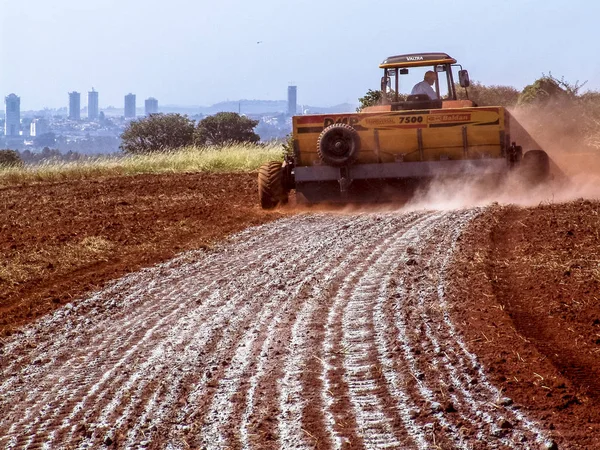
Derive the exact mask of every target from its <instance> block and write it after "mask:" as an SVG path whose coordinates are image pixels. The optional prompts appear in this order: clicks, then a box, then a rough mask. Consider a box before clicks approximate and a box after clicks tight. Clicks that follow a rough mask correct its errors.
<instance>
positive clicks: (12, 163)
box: [0, 149, 23, 168]
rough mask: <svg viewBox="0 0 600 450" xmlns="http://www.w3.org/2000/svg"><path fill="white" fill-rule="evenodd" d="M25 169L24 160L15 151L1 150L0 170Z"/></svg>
mask: <svg viewBox="0 0 600 450" xmlns="http://www.w3.org/2000/svg"><path fill="white" fill-rule="evenodd" d="M6 167H23V160H22V159H21V157H20V156H19V152H17V151H15V150H9V149H4V150H0V168H6Z"/></svg>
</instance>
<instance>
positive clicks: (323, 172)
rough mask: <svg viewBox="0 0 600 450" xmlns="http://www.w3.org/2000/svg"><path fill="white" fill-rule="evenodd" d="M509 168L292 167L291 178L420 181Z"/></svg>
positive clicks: (483, 164)
mask: <svg viewBox="0 0 600 450" xmlns="http://www.w3.org/2000/svg"><path fill="white" fill-rule="evenodd" d="M508 168H509V167H508V163H507V160H506V159H504V158H501V159H500V158H493V159H492V158H491V159H471V160H457V161H451V160H449V161H422V162H421V161H417V162H393V163H375V164H355V165H352V166H348V167H332V166H302V167H295V168H294V178H295V181H296V182H297V183H305V182H311V181H340V180H342V179H344V180H368V179H386V178H388V179H389V178H421V177H435V176H453V175H468V174H482V173H484V174H485V173H490V174H493V173H502V172H505V171H506V170H508Z"/></svg>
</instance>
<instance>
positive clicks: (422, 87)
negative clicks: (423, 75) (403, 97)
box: [410, 80, 438, 100]
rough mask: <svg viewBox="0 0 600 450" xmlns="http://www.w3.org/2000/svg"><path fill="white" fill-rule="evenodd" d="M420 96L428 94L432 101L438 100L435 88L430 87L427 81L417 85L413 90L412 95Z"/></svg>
mask: <svg viewBox="0 0 600 450" xmlns="http://www.w3.org/2000/svg"><path fill="white" fill-rule="evenodd" d="M418 94H426V95H427V96H428V97H429V98H430V99H431V100H437V98H438V96H437V94H436V93H435V91H434V90H433V88H432V87H431V86H430V85H429V83H428V82H427V81H425V80H423V81H421V82H420V83H417V84H415V87H413V88H412V91H411V92H410V95H418Z"/></svg>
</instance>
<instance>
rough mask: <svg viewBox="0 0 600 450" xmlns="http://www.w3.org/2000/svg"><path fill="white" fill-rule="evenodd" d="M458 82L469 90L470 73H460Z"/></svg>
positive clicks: (461, 71) (460, 71)
mask: <svg viewBox="0 0 600 450" xmlns="http://www.w3.org/2000/svg"><path fill="white" fill-rule="evenodd" d="M458 82H459V84H460V86H461V87H464V88H468V87H469V86H471V81H470V80H469V72H468V71H466V70H459V71H458Z"/></svg>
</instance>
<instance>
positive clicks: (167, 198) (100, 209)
mask: <svg viewBox="0 0 600 450" xmlns="http://www.w3.org/2000/svg"><path fill="white" fill-rule="evenodd" d="M257 195H258V194H257V189H256V175H255V174H210V173H194V174H177V175H172V174H168V175H138V176H130V177H124V176H121V177H110V178H97V179H91V180H71V181H65V182H57V183H47V182H46V183H39V184H30V185H25V186H15V187H5V188H2V189H0V337H2V336H6V335H9V334H10V333H11V332H12V331H13V330H15V329H18V327H19V326H21V325H22V324H24V323H27V322H30V321H32V320H34V319H35V318H37V317H40V316H43V315H44V314H47V313H48V312H50V311H52V310H54V309H56V308H57V307H60V306H61V304H65V303H68V302H70V301H71V300H72V299H74V298H77V297H79V296H80V295H81V294H82V293H84V292H90V291H94V290H97V289H98V288H99V287H101V286H102V285H103V284H104V283H106V282H107V281H110V280H111V279H116V278H119V277H121V276H123V275H125V274H127V273H129V272H132V271H135V270H138V269H140V268H142V267H147V266H149V265H152V264H155V263H159V262H161V261H166V260H168V259H169V258H172V257H173V256H175V255H176V254H178V253H180V252H182V251H185V250H191V249H198V248H206V247H210V246H212V245H213V244H214V243H215V242H218V241H219V240H220V239H223V237H225V236H227V235H228V234H231V233H235V232H237V231H240V230H242V229H244V228H246V227H248V226H251V225H258V224H260V223H264V222H266V221H269V220H273V219H276V218H278V217H281V216H282V215H284V214H285V213H282V212H274V213H268V214H267V213H265V212H264V211H262V210H261V209H260V207H259V205H258V204H257V200H256V199H257Z"/></svg>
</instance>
